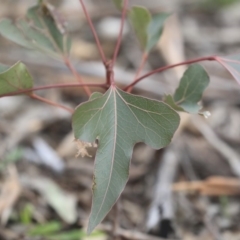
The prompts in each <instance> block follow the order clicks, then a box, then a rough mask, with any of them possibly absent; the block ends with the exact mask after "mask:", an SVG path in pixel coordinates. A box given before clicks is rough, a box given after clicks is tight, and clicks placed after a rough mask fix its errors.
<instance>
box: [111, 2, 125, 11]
mask: <svg viewBox="0 0 240 240" xmlns="http://www.w3.org/2000/svg"><path fill="white" fill-rule="evenodd" d="M113 3H114V4H115V6H116V8H117V9H119V10H121V9H122V4H123V2H122V0H113Z"/></svg>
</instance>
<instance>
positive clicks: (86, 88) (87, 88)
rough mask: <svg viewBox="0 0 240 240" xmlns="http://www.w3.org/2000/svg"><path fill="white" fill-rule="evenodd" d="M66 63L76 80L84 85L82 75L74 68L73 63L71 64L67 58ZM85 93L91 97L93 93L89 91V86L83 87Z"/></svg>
mask: <svg viewBox="0 0 240 240" xmlns="http://www.w3.org/2000/svg"><path fill="white" fill-rule="evenodd" d="M64 62H65V64H66V66H67V67H68V68H69V70H70V71H71V72H72V74H73V75H74V76H75V78H76V79H77V80H78V82H79V83H84V82H83V80H82V77H81V76H80V74H79V73H78V72H77V71H76V69H75V68H74V67H73V65H72V63H71V62H70V60H69V58H65V59H64ZM83 88H84V91H85V92H86V94H87V95H88V96H90V95H91V91H90V89H89V87H87V86H83Z"/></svg>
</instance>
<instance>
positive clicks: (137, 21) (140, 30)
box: [128, 6, 151, 50]
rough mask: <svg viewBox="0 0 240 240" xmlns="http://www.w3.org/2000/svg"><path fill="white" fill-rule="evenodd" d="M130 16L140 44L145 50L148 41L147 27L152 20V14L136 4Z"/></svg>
mask: <svg viewBox="0 0 240 240" xmlns="http://www.w3.org/2000/svg"><path fill="white" fill-rule="evenodd" d="M128 16H129V19H130V22H131V24H132V26H133V29H134V31H135V33H136V35H137V38H138V40H139V42H140V46H141V47H142V48H143V49H144V50H145V49H146V47H147V43H148V33H147V29H148V26H149V24H150V22H151V14H150V12H149V11H148V10H147V9H146V8H144V7H140V6H134V7H132V8H131V10H130V12H129V14H128Z"/></svg>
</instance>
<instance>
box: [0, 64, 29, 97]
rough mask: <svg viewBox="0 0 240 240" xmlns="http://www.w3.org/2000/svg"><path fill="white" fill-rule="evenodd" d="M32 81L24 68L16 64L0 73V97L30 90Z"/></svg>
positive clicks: (22, 65)
mask: <svg viewBox="0 0 240 240" xmlns="http://www.w3.org/2000/svg"><path fill="white" fill-rule="evenodd" d="M32 87H33V80H32V77H31V75H30V73H29V72H28V70H27V68H26V66H25V65H24V64H23V63H21V62H17V63H16V64H15V65H13V66H12V67H10V68H8V69H7V70H5V71H4V72H2V73H0V96H1V95H4V94H8V93H11V92H16V91H19V90H25V89H31V88H32Z"/></svg>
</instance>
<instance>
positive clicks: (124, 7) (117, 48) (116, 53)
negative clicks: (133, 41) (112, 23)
mask: <svg viewBox="0 0 240 240" xmlns="http://www.w3.org/2000/svg"><path fill="white" fill-rule="evenodd" d="M127 7H128V0H124V4H123V10H122V18H121V26H120V31H119V35H118V39H117V44H116V47H115V51H114V54H113V58H112V66H114V64H115V62H116V59H117V56H118V52H119V49H120V46H121V42H122V35H123V28H124V21H125V18H126V14H127Z"/></svg>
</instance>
